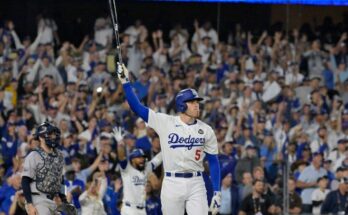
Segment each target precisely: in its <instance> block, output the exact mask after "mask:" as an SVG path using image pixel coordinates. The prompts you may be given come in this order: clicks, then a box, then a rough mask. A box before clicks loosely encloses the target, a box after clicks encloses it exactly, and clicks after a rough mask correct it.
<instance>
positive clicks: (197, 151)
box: [195, 149, 202, 161]
mask: <svg viewBox="0 0 348 215" xmlns="http://www.w3.org/2000/svg"><path fill="white" fill-rule="evenodd" d="M201 155H202V149H197V150H196V154H195V160H196V161H198V160H199V159H200V158H201Z"/></svg>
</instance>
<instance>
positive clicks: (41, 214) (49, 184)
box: [22, 122, 77, 215]
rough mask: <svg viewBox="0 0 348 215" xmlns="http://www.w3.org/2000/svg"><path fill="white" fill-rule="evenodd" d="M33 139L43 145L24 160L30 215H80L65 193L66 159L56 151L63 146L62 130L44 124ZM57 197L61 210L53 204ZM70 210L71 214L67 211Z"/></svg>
mask: <svg viewBox="0 0 348 215" xmlns="http://www.w3.org/2000/svg"><path fill="white" fill-rule="evenodd" d="M34 136H35V139H37V140H38V141H39V142H40V145H39V147H38V148H36V149H35V150H33V151H32V152H30V153H29V154H28V156H27V157H26V158H25V161H24V170H23V173H22V189H23V194H24V197H25V200H26V211H27V213H28V214H29V215H49V214H56V213H57V211H58V210H59V211H61V212H63V211H64V213H65V214H68V215H77V211H76V209H75V207H74V206H72V205H70V204H69V203H68V202H67V199H66V196H65V192H64V181H63V165H64V158H63V154H62V152H61V151H60V150H58V149H57V147H58V145H59V142H60V130H59V128H57V127H56V126H54V125H53V124H51V123H49V122H44V123H42V124H41V125H39V126H38V127H37V128H36V132H35V134H34ZM56 196H59V197H60V198H61V200H62V202H63V204H62V205H61V206H60V207H59V208H57V205H56V204H55V201H54V198H55V197H56ZM67 208H68V210H69V211H66V209H67Z"/></svg>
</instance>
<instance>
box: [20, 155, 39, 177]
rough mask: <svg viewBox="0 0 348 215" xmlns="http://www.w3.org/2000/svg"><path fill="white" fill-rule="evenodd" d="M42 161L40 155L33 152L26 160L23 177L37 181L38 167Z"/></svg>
mask: <svg viewBox="0 0 348 215" xmlns="http://www.w3.org/2000/svg"><path fill="white" fill-rule="evenodd" d="M40 160H41V157H40V155H39V154H38V153H37V152H36V151H32V152H31V153H29V154H28V156H27V157H26V158H25V160H24V165H23V172H22V177H23V176H27V177H29V178H31V179H34V180H35V172H36V167H37V164H38V163H39V161H40Z"/></svg>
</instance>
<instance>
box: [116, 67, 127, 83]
mask: <svg viewBox="0 0 348 215" xmlns="http://www.w3.org/2000/svg"><path fill="white" fill-rule="evenodd" d="M117 76H118V78H119V79H120V81H121V83H122V84H125V83H127V82H129V78H128V77H129V72H128V69H127V68H126V66H125V65H124V64H120V63H117Z"/></svg>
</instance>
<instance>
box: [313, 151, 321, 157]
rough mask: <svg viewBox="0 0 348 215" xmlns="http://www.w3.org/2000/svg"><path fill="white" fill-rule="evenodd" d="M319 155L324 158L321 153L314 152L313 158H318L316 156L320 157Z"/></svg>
mask: <svg viewBox="0 0 348 215" xmlns="http://www.w3.org/2000/svg"><path fill="white" fill-rule="evenodd" d="M319 155H320V156H321V157H323V153H321V152H314V153H313V158H314V157H316V156H319Z"/></svg>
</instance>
